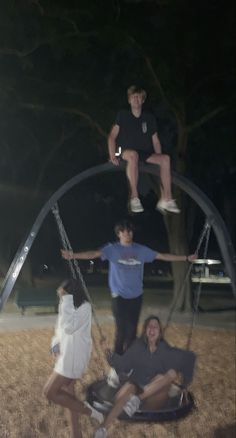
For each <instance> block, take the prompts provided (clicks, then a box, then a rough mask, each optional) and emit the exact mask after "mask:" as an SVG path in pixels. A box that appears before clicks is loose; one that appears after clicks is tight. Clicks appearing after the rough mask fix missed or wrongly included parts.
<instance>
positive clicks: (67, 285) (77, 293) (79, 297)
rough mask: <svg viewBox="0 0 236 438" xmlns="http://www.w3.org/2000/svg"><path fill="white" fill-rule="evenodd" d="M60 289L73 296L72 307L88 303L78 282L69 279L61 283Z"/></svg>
mask: <svg viewBox="0 0 236 438" xmlns="http://www.w3.org/2000/svg"><path fill="white" fill-rule="evenodd" d="M60 287H62V288H63V289H64V290H65V291H66V292H67V293H68V294H69V295H73V301H74V306H75V307H76V308H77V307H80V306H81V304H83V303H84V302H85V301H89V300H88V298H87V295H86V294H85V292H84V289H83V287H82V285H81V281H80V280H75V279H74V278H70V279H68V280H65V281H63V282H62V283H61V285H60Z"/></svg>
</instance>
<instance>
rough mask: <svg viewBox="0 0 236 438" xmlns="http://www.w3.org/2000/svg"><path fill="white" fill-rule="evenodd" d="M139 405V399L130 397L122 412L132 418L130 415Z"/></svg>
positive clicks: (135, 396)
mask: <svg viewBox="0 0 236 438" xmlns="http://www.w3.org/2000/svg"><path fill="white" fill-rule="evenodd" d="M140 403H141V402H140V399H139V398H138V397H137V395H132V396H131V397H130V399H129V401H127V403H126V404H125V406H124V407H123V410H124V411H125V413H126V414H127V415H128V416H129V417H132V415H133V414H134V413H135V412H136V411H137V410H138V408H139V406H140Z"/></svg>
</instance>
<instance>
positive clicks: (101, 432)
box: [94, 427, 107, 438]
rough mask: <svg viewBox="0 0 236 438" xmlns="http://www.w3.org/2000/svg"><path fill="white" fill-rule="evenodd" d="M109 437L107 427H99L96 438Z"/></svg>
mask: <svg viewBox="0 0 236 438" xmlns="http://www.w3.org/2000/svg"><path fill="white" fill-rule="evenodd" d="M106 437H107V430H106V428H105V427H99V429H98V430H96V432H95V435H94V438H106Z"/></svg>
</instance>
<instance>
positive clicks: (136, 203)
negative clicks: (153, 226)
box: [129, 198, 144, 213]
mask: <svg viewBox="0 0 236 438" xmlns="http://www.w3.org/2000/svg"><path fill="white" fill-rule="evenodd" d="M129 206H130V210H131V211H132V213H142V212H143V211H144V209H143V206H142V204H141V202H140V199H139V198H130V201H129Z"/></svg>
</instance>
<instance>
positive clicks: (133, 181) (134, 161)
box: [122, 149, 139, 198]
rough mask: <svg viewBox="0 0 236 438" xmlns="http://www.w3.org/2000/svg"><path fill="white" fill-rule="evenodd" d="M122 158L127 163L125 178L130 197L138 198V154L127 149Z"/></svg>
mask: <svg viewBox="0 0 236 438" xmlns="http://www.w3.org/2000/svg"><path fill="white" fill-rule="evenodd" d="M122 158H123V160H125V161H127V166H126V176H127V179H128V182H129V187H130V197H131V198H138V190H137V185H138V160H139V156H138V153H137V152H136V151H133V150H131V149H127V150H125V151H124V152H123V153H122Z"/></svg>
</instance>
